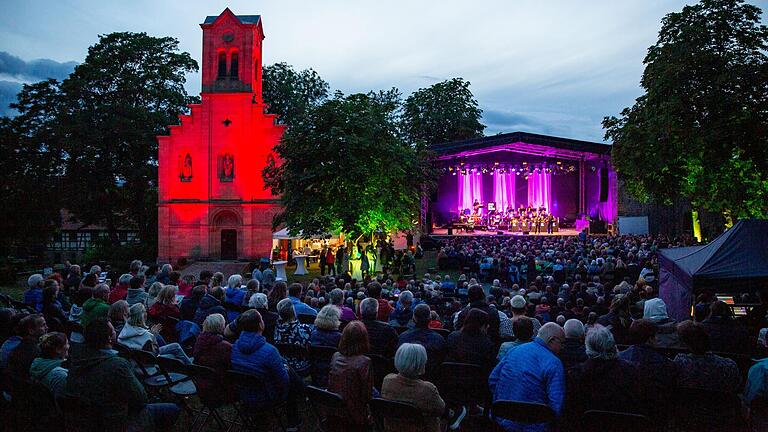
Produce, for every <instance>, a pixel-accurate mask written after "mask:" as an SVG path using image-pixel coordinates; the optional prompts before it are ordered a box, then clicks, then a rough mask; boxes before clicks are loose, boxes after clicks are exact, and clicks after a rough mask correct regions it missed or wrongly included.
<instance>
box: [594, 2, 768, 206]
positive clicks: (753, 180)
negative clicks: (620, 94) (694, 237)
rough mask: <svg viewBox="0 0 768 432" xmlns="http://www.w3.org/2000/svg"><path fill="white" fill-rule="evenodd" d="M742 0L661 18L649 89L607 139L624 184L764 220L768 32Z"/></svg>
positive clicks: (649, 62)
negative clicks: (685, 198) (767, 50)
mask: <svg viewBox="0 0 768 432" xmlns="http://www.w3.org/2000/svg"><path fill="white" fill-rule="evenodd" d="M760 15H761V11H760V9H759V8H757V7H755V6H752V5H749V4H745V3H744V2H743V1H742V0H702V1H701V2H700V3H698V4H695V5H692V6H686V7H684V8H683V10H682V11H681V12H676V13H671V14H669V15H667V16H666V17H665V18H664V19H663V21H662V27H661V30H660V31H659V36H658V40H657V42H656V44H655V45H653V46H651V47H650V48H649V49H648V54H647V55H646V57H645V60H644V63H645V72H644V73H643V76H642V80H641V85H642V87H643V89H644V90H645V94H643V95H642V96H640V97H639V98H638V99H637V100H636V101H635V104H634V105H633V106H632V107H629V108H625V109H624V110H623V111H622V112H621V115H620V116H619V117H606V118H605V119H604V120H603V126H604V128H605V129H606V135H605V136H606V139H611V140H613V160H614V164H615V166H616V169H617V171H618V172H619V173H620V174H622V177H623V179H624V181H625V184H626V185H627V186H628V190H629V191H630V192H631V193H632V194H633V195H635V196H636V197H639V198H641V199H643V200H649V199H650V200H655V201H657V202H663V203H671V202H672V201H673V200H674V199H675V198H678V197H687V198H689V199H690V200H691V202H692V204H693V206H694V207H695V208H704V209H707V210H709V211H715V212H722V213H723V214H724V215H725V216H726V217H734V218H744V217H768V61H767V60H768V58H767V57H766V48H768V28H766V26H764V25H761V24H760Z"/></svg>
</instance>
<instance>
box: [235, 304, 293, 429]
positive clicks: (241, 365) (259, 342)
mask: <svg viewBox="0 0 768 432" xmlns="http://www.w3.org/2000/svg"><path fill="white" fill-rule="evenodd" d="M238 327H239V328H240V329H241V331H240V336H239V337H238V338H237V341H235V343H234V345H232V358H231V360H232V369H233V370H236V371H239V372H245V373H249V374H252V375H258V376H259V377H261V379H262V381H263V382H264V387H263V389H264V392H249V391H247V390H246V391H243V392H242V393H241V394H240V398H241V399H242V401H243V402H244V403H245V405H246V408H255V409H260V408H264V407H269V406H271V405H274V404H275V403H279V402H283V401H285V400H287V401H288V407H287V408H288V415H287V417H288V423H289V426H290V427H289V430H291V429H295V428H296V427H297V426H298V425H299V424H300V423H301V417H300V415H299V412H298V406H299V401H301V400H303V399H304V384H303V382H302V380H301V378H300V377H299V376H298V375H296V373H295V372H293V371H292V370H289V368H288V366H286V364H285V362H284V361H283V358H282V357H281V356H280V352H278V351H277V348H275V347H274V346H272V345H271V344H269V343H267V340H266V339H265V338H264V336H263V335H262V333H263V332H264V322H263V320H262V319H261V314H259V312H258V311H257V310H255V309H249V310H247V311H245V312H243V313H242V315H240V317H239V318H238Z"/></svg>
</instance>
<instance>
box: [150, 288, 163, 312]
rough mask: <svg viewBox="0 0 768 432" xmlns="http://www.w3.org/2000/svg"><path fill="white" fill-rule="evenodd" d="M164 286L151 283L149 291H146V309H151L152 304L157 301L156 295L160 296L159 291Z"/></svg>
mask: <svg viewBox="0 0 768 432" xmlns="http://www.w3.org/2000/svg"><path fill="white" fill-rule="evenodd" d="M164 286H165V285H163V283H162V282H153V283H152V285H150V286H149V289H148V290H147V307H148V308H150V307H152V305H153V304H155V301H157V295H158V294H160V291H161V290H162V289H163V287H164Z"/></svg>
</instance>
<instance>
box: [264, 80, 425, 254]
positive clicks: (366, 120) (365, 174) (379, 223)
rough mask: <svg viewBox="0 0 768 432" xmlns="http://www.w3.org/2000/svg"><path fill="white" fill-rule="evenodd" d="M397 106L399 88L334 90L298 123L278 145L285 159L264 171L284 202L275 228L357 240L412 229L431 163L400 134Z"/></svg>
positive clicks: (275, 191)
mask: <svg viewBox="0 0 768 432" xmlns="http://www.w3.org/2000/svg"><path fill="white" fill-rule="evenodd" d="M399 106H400V95H399V93H398V92H397V90H396V89H392V90H390V91H386V92H377V93H374V92H371V93H368V94H361V93H359V94H352V95H348V96H345V95H343V94H341V93H340V92H337V93H336V94H335V95H334V97H333V98H331V99H328V100H326V101H324V102H322V103H321V104H320V105H318V106H317V107H315V108H313V109H310V110H309V111H308V112H307V114H306V115H305V116H303V117H302V118H301V119H300V120H299V121H297V122H295V123H293V124H292V125H291V127H290V129H288V131H287V132H286V133H285V135H284V136H283V139H282V140H281V142H280V143H279V144H278V145H277V146H276V147H275V151H276V153H277V154H278V155H279V157H280V159H281V161H282V163H281V164H279V165H271V166H268V167H267V168H266V169H265V170H264V177H265V180H266V182H267V185H268V186H269V187H271V188H272V191H273V192H274V193H276V194H280V195H281V203H282V205H283V211H282V213H280V214H279V215H278V216H277V217H276V218H275V220H274V224H275V226H278V225H280V224H283V223H284V224H285V225H286V226H287V227H288V228H289V230H290V231H291V232H293V233H297V232H299V231H301V232H303V234H304V235H313V234H321V233H325V232H328V231H330V230H334V231H341V232H344V233H346V234H348V235H350V236H351V237H352V238H353V239H354V238H356V237H359V236H362V235H372V234H373V233H374V232H375V231H376V230H379V229H380V230H383V231H391V230H407V229H411V228H413V224H414V221H415V220H417V218H418V212H419V208H420V198H419V197H420V193H421V190H422V185H423V184H424V182H425V181H427V180H428V179H429V175H428V169H427V166H428V165H427V164H426V162H425V159H424V157H423V155H422V154H420V153H419V151H418V150H417V149H416V148H415V147H414V146H411V145H409V144H408V143H407V142H406V141H405V140H403V139H402V137H401V136H400V133H399V127H398V126H399V125H398V123H397V118H398V117H397V113H398V109H399Z"/></svg>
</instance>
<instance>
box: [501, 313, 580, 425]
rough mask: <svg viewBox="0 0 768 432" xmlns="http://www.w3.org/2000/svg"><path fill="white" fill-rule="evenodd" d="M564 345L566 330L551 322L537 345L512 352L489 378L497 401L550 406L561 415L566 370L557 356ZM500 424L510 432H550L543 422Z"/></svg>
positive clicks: (542, 330)
mask: <svg viewBox="0 0 768 432" xmlns="http://www.w3.org/2000/svg"><path fill="white" fill-rule="evenodd" d="M563 342H565V333H564V332H563V329H562V328H561V327H560V326H558V325H557V324H555V323H547V324H544V325H543V326H542V327H541V329H540V330H539V332H538V335H537V336H536V338H535V339H534V340H533V342H531V343H525V344H522V345H520V346H517V347H516V348H514V349H512V350H510V351H509V352H508V353H507V354H506V355H505V356H504V358H502V359H501V361H500V362H499V364H498V365H496V367H495V368H494V369H493V372H491V375H490V376H489V377H488V386H489V387H490V390H491V393H492V394H493V401H494V402H495V401H497V400H513V401H520V402H532V403H540V404H544V405H547V406H549V407H550V408H551V409H552V411H554V412H555V415H557V416H559V415H560V413H561V412H562V408H563V403H564V400H565V369H564V368H563V363H562V362H561V361H560V359H558V358H557V354H558V353H559V352H560V348H561V347H562V344H563ZM496 421H497V422H498V423H499V424H500V425H501V426H502V427H503V428H504V430H506V431H509V432H512V431H531V432H538V431H542V432H543V431H546V430H548V426H547V425H546V424H542V423H534V424H522V423H517V422H513V421H510V420H505V419H497V420H496Z"/></svg>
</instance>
